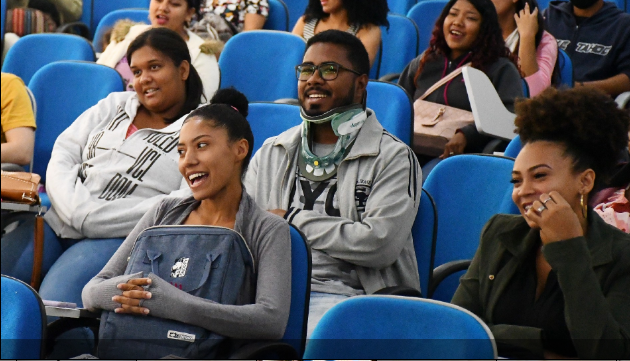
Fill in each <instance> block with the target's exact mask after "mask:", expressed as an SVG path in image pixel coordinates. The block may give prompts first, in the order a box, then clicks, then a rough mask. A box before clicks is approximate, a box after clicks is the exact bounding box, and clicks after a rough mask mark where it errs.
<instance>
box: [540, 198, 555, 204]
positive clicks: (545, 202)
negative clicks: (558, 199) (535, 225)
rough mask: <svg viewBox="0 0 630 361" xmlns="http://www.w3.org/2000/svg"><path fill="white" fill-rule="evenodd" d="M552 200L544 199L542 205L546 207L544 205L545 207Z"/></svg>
mask: <svg viewBox="0 0 630 361" xmlns="http://www.w3.org/2000/svg"><path fill="white" fill-rule="evenodd" d="M552 200H553V198H551V197H549V198H547V199H545V200H544V201H543V202H542V204H544V205H545V206H546V205H547V202H549V201H552Z"/></svg>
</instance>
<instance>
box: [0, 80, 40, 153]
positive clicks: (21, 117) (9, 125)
mask: <svg viewBox="0 0 630 361" xmlns="http://www.w3.org/2000/svg"><path fill="white" fill-rule="evenodd" d="M1 80H2V81H1V83H2V94H1V98H2V101H1V103H2V119H1V120H2V122H1V123H2V143H6V142H7V139H6V137H5V136H4V132H6V131H9V130H11V129H14V128H19V127H31V128H35V116H34V115H33V108H32V106H31V99H30V97H29V96H28V93H27V92H26V89H25V86H24V82H23V81H22V79H20V78H18V77H17V76H15V75H13V74H8V73H2V79H1Z"/></svg>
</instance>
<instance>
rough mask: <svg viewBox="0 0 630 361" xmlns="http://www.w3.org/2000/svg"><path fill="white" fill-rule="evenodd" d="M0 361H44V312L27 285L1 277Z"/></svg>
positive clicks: (36, 295) (40, 303)
mask: <svg viewBox="0 0 630 361" xmlns="http://www.w3.org/2000/svg"><path fill="white" fill-rule="evenodd" d="M1 297H2V324H1V326H2V351H1V352H2V359H3V360H6V359H32V360H33V359H43V356H44V347H43V346H44V341H45V340H46V311H45V310H44V305H43V304H42V300H41V298H39V295H38V294H37V291H35V290H34V289H33V288H32V287H31V286H29V285H27V284H26V283H24V282H22V281H20V280H18V279H15V278H12V277H9V276H5V275H2V294H1Z"/></svg>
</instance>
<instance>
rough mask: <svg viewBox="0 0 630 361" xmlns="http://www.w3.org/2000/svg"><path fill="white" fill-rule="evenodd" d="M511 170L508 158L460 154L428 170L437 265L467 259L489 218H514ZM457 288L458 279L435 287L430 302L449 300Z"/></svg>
mask: <svg viewBox="0 0 630 361" xmlns="http://www.w3.org/2000/svg"><path fill="white" fill-rule="evenodd" d="M513 166H514V160H513V159H511V158H506V157H501V156H492V155H474V154H464V155H458V156H455V157H450V158H447V159H445V160H443V161H442V162H440V163H439V164H438V165H437V166H436V167H435V168H433V170H432V171H431V173H430V174H429V176H428V177H427V180H426V182H425V183H424V189H426V190H427V191H428V192H429V193H430V194H431V196H432V197H433V200H434V201H435V205H436V209H437V216H438V228H437V244H436V249H435V266H436V267H437V266H439V265H442V264H444V263H447V262H449V261H455V260H466V259H472V258H473V256H474V255H475V252H476V251H477V247H478V246H479V237H480V235H481V230H482V228H483V226H484V225H485V224H486V223H487V222H488V220H489V219H490V218H491V217H492V216H493V215H495V214H498V213H508V214H518V209H517V208H516V206H515V205H514V203H513V202H512V199H511V194H512V189H513V186H512V184H511V183H510V180H511V176H512V168H513ZM456 288H457V280H454V281H451V283H447V284H446V285H445V286H444V287H442V286H441V287H440V288H438V289H437V290H436V292H435V293H434V294H433V298H434V299H440V300H450V297H451V296H452V294H453V293H454V292H455V289H456ZM441 290H443V291H441ZM441 292H442V293H441Z"/></svg>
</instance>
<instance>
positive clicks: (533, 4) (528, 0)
mask: <svg viewBox="0 0 630 361" xmlns="http://www.w3.org/2000/svg"><path fill="white" fill-rule="evenodd" d="M525 4H529V11H534V9H536V8H538V16H537V17H536V21H538V31H536V36H535V37H534V39H535V42H534V43H535V44H536V48H538V45H540V41H541V40H542V36H543V31H545V26H544V20H543V16H542V9H541V8H540V7H539V6H538V2H537V1H536V0H518V1H517V2H516V9H515V10H514V13H515V14H518V13H519V12H520V11H521V10H523V9H525ZM519 46H520V41H519ZM516 49H517V50H516V51H515V53H518V47H517V48H516Z"/></svg>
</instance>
